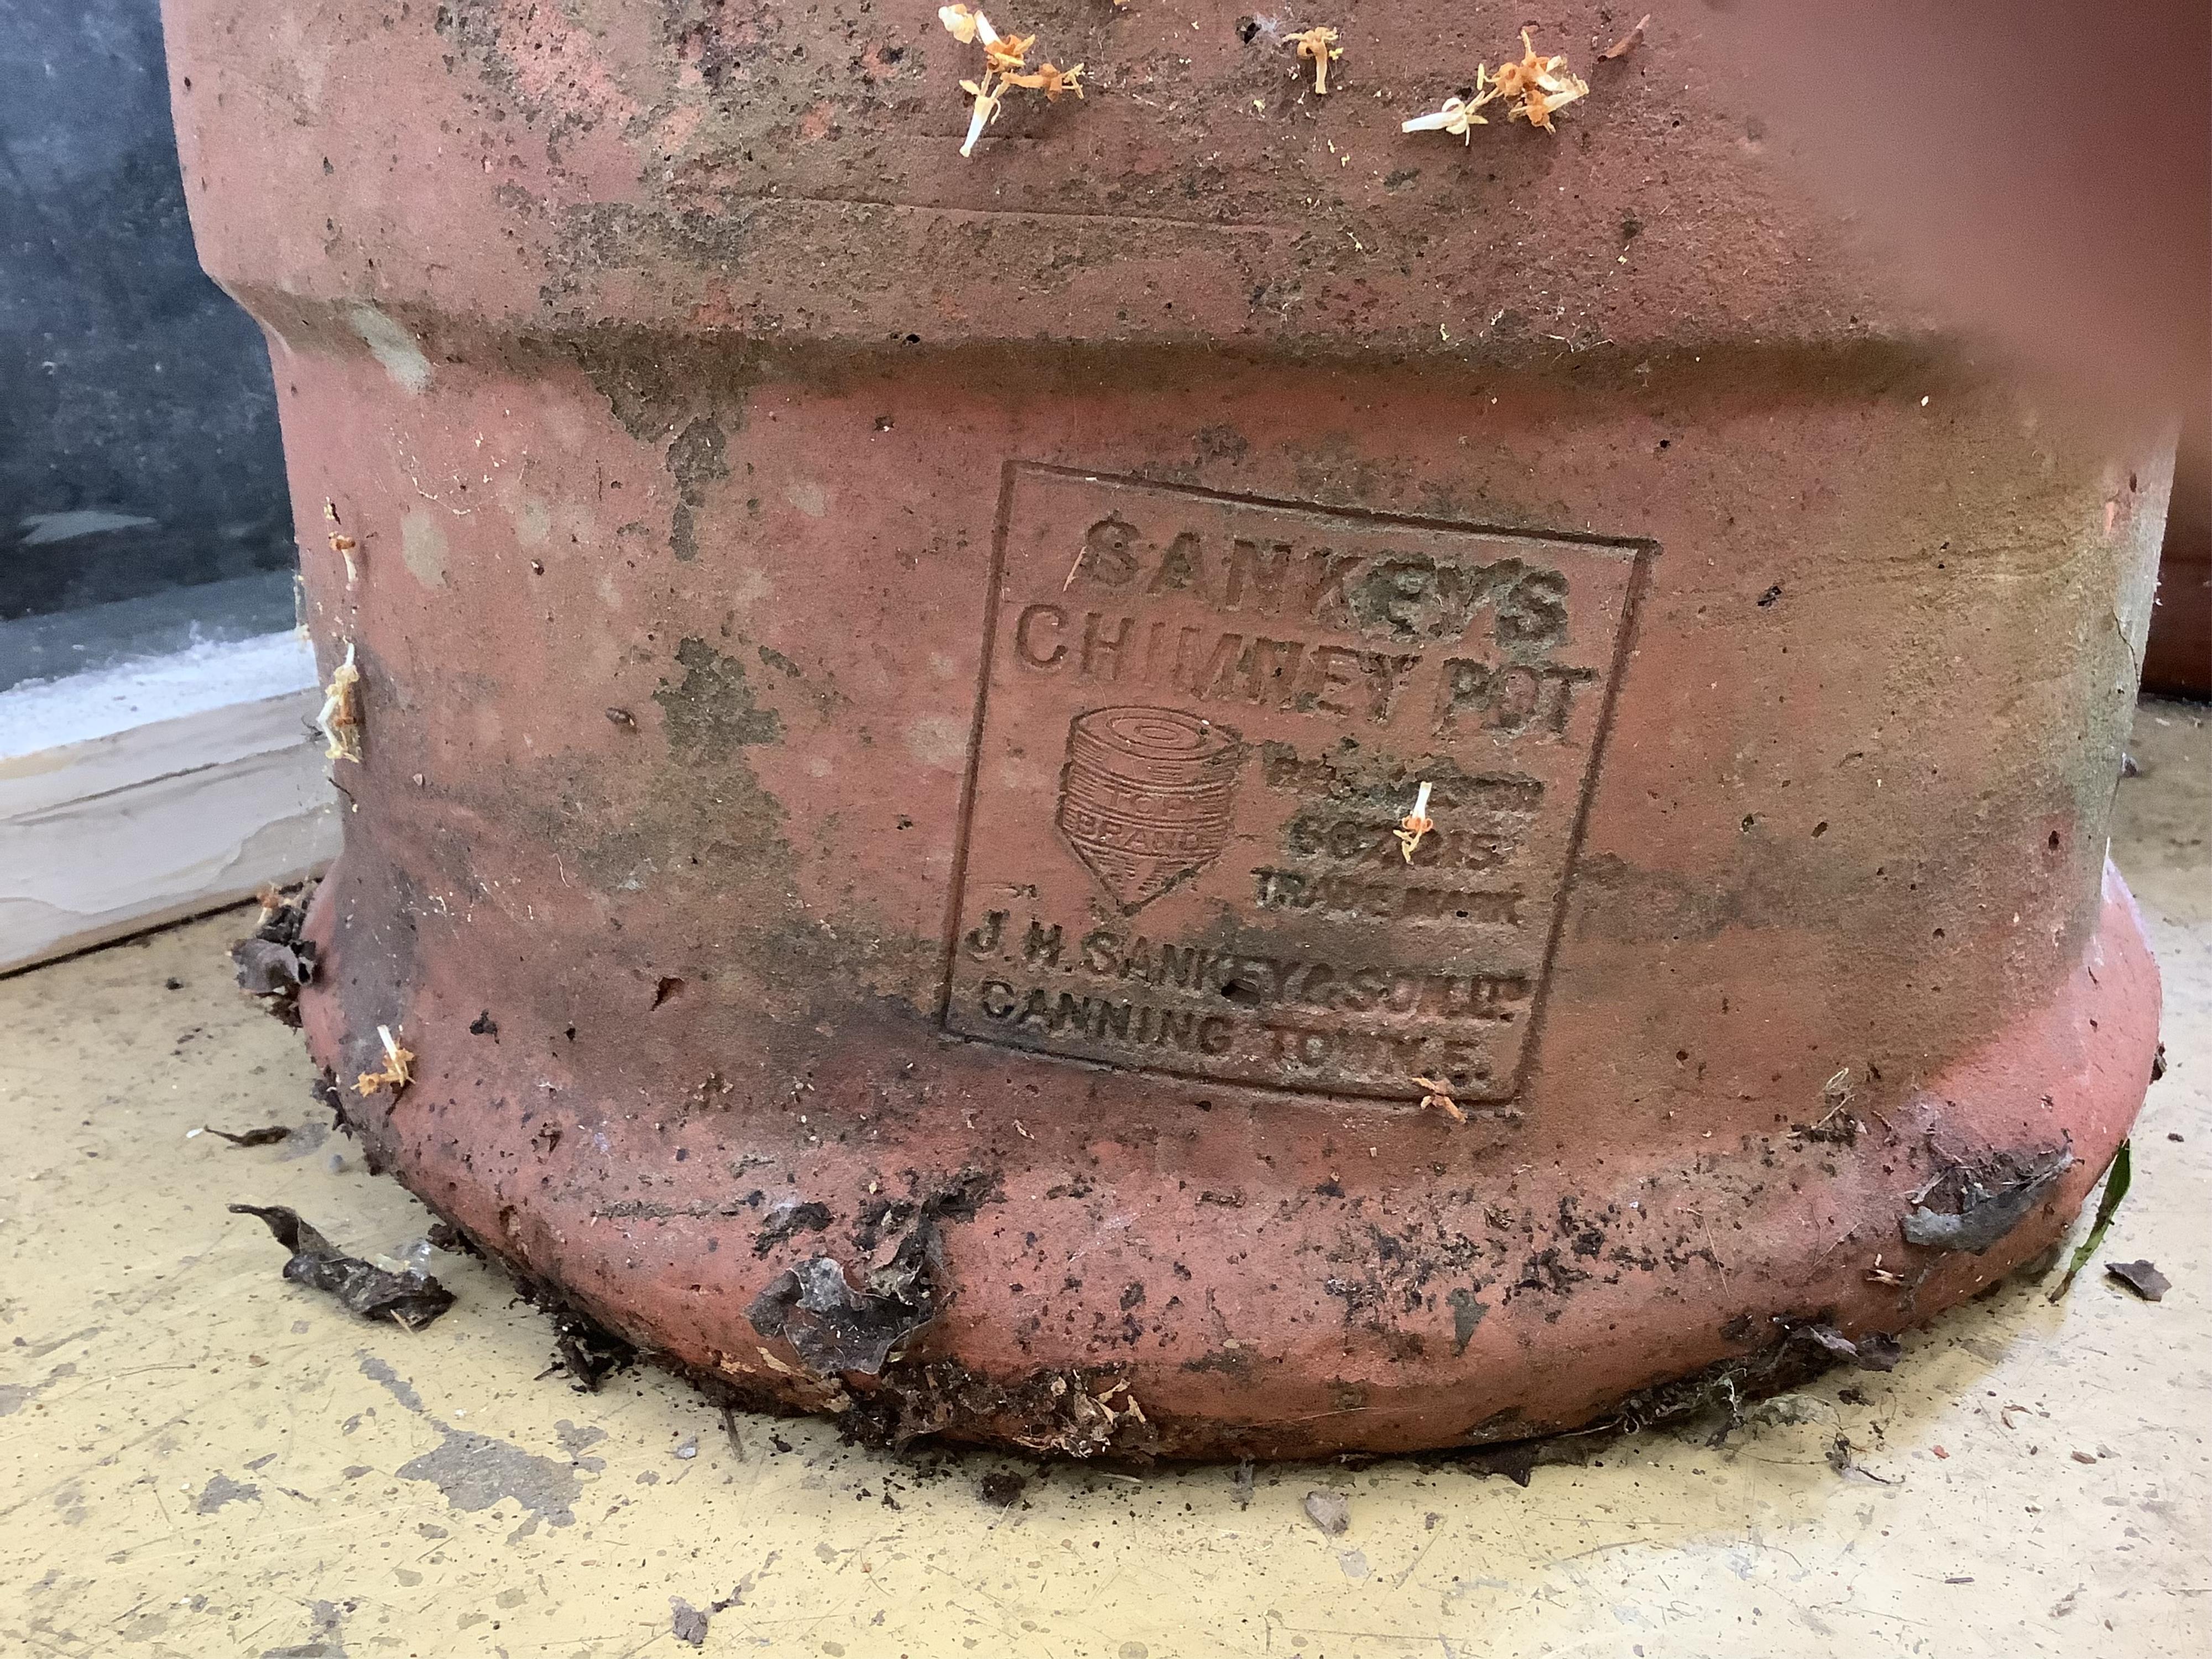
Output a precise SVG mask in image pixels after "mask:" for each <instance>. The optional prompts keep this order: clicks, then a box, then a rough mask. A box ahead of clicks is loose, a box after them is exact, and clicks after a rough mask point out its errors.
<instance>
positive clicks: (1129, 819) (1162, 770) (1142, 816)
mask: <svg viewBox="0 0 2212 1659" xmlns="http://www.w3.org/2000/svg"><path fill="white" fill-rule="evenodd" d="M1243 761H1244V743H1243V738H1241V737H1240V736H1239V735H1238V734H1237V732H1233V731H1231V730H1230V728H1229V727H1227V726H1219V725H1216V724H1215V723H1214V722H1212V721H1211V720H1201V719H1200V718H1199V717H1198V716H1197V715H1195V714H1188V713H1186V712H1185V711H1184V710H1182V709H1180V708H1094V709H1092V710H1091V711H1090V712H1089V713H1087V714H1078V715H1077V716H1076V717H1075V719H1074V720H1073V721H1072V722H1071V723H1070V724H1069V726H1068V728H1067V763H1066V765H1065V766H1064V767H1062V768H1061V769H1060V811H1059V813H1058V818H1057V821H1058V823H1059V825H1060V834H1061V835H1063V836H1066V837H1067V844H1068V845H1069V846H1070V847H1071V848H1073V849H1074V851H1075V855H1076V857H1078V858H1079V859H1081V860H1083V862H1084V864H1085V866H1088V867H1089V869H1090V871H1091V874H1092V875H1094V876H1096V877H1097V878H1098V880H1099V883H1100V884H1101V885H1103V887H1104V888H1105V889H1106V890H1107V891H1108V892H1109V893H1111V894H1112V895H1113V896H1114V898H1115V901H1116V902H1118V903H1119V904H1120V905H1121V909H1122V912H1123V913H1124V914H1125V915H1133V914H1134V913H1135V912H1137V911H1138V910H1140V909H1142V908H1144V907H1145V906H1146V905H1147V904H1149V903H1151V902H1152V901H1153V900H1154V899H1156V898H1158V897H1159V896H1160V895H1161V894H1163V893H1164V892H1166V891H1168V890H1170V888H1173V887H1175V886H1176V885H1178V884H1181V883H1182V882H1185V881H1188V879H1189V878H1191V877H1193V876H1194V875H1196V874H1197V873H1198V872H1200V871H1201V870H1203V869H1205V868H1206V866H1207V865H1209V864H1211V863H1212V862H1213V860H1215V859H1217V858H1218V857H1220V856H1221V854H1222V852H1223V850H1224V849H1225V848H1227V846H1228V845H1229V832H1230V826H1231V816H1232V812H1233V809H1234V807H1235V805H1236V798H1237V774H1238V772H1239V769H1241V768H1242V767H1243Z"/></svg>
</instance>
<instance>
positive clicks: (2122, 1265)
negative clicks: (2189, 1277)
mask: <svg viewBox="0 0 2212 1659" xmlns="http://www.w3.org/2000/svg"><path fill="white" fill-rule="evenodd" d="M2105 1273H2106V1276H2107V1277H2108V1278H2112V1279H2118V1280H2119V1281H2120V1283H2121V1284H2123V1285H2126V1286H2127V1287H2128V1288H2129V1289H2130V1290H2131V1291H2134V1292H2135V1293H2136V1295H2137V1296H2139V1297H2142V1299H2143V1300H2144V1301H2146V1302H2163V1301H2164V1300H2165V1299H2166V1292H2167V1291H2170V1290H2172V1288H2173V1281H2172V1279H2168V1278H2167V1277H2166V1275H2165V1274H2164V1273H2160V1272H2159V1270H2158V1268H2157V1267H2155V1266H2154V1265H2153V1264H2152V1263H2150V1262H2148V1261H2107V1262H2106V1264H2105Z"/></svg>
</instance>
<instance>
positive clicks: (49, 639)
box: [0, 0, 295, 688]
mask: <svg viewBox="0 0 2212 1659" xmlns="http://www.w3.org/2000/svg"><path fill="white" fill-rule="evenodd" d="M0 88H4V91H0V688H4V687H5V686H7V685H9V684H13V683H15V682H17V681H20V680H23V679H27V678H44V677H46V676H49V675H53V674H58V673H67V672H70V671H74V670H76V669H79V668H85V667H94V666H99V665H102V664H104V663H106V662H109V661H112V660H115V659H118V658H120V657H124V656H133V655H139V654H145V653H153V652H158V651H166V650H173V649H176V648H178V647H182V646H184V645H187V644H189V643H191V641H192V640H193V639H194V638H196V637H197V638H199V639H209V640H216V639H235V638H241V637H245V636H246V635H252V634H258V633H267V632H270V631H272V630H275V629H283V628H287V627H289V626H290V625H291V623H292V598H291V579H290V574H289V572H290V570H291V568H292V565H293V562H294V557H295V553H294V548H293V543H292V523H291V508H290V505H289V502H288V501H287V500H286V498H285V493H284V473H283V456H282V453H280V450H279V448H278V444H277V435H276V398H275V394H274V392H273V391H272V388H271V386H270V378H269V360H268V355H267V353H266V351H265V350H264V348H263V345H262V342H261V336H260V332H259V331H258V329H256V328H255V326H254V325H253V324H252V322H251V321H250V320H249V319H247V317H246V314H245V313H243V312H241V311H240V309H239V308H238V307H236V306H235V305H234V304H233V303H232V302H231V301H230V300H229V299H228V297H227V296H226V295H224V294H223V293H222V290H220V289H217V288H216V286H215V284H214V283H210V281H209V280H208V279H207V277H206V276H204V275H202V274H201V271H200V268H199V263H198V260H197V258H196V256H195V255H194V253H193V251H192V239H191V226H190V225H189V224H188V223H187V222H186V221H185V198H184V191H183V188H182V185H181V184H180V183H179V178H178V172H177V155H176V144H175V141H174V139H173V137H172V136H171V131H170V125H169V92H168V83H167V79H166V76H165V73H164V70H163V67H162V57H161V13H160V8H159V5H158V3H157V0H0Z"/></svg>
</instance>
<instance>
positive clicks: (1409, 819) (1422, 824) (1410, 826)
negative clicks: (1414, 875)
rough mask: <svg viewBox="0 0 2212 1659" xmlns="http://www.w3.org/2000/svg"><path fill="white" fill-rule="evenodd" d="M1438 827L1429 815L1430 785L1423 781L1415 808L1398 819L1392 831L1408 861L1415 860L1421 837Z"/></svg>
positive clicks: (1415, 797)
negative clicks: (1396, 825) (1415, 850)
mask: <svg viewBox="0 0 2212 1659" xmlns="http://www.w3.org/2000/svg"><path fill="white" fill-rule="evenodd" d="M1436 827H1437V824H1436V820H1435V819H1434V818H1431V817H1430V816H1429V785H1428V784H1426V783H1423V784H1422V785H1421V787H1420V788H1419V790H1418V791H1416V792H1415V793H1414V795H1413V811H1410V812H1408V813H1407V814H1406V816H1405V817H1402V818H1401V819H1399V820H1398V827H1397V828H1396V829H1393V830H1392V831H1391V832H1390V833H1391V834H1392V835H1394V836H1397V838H1398V850H1399V852H1401V853H1402V854H1405V858H1406V862H1407V863H1408V864H1411V863H1412V862H1413V849H1414V848H1416V847H1419V845H1420V844H1421V837H1422V836H1425V835H1427V834H1428V833H1429V831H1430V830H1431V829H1435V828H1436Z"/></svg>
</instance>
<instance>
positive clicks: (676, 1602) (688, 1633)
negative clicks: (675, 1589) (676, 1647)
mask: <svg viewBox="0 0 2212 1659" xmlns="http://www.w3.org/2000/svg"><path fill="white" fill-rule="evenodd" d="M668 1607H669V1621H668V1623H669V1629H670V1631H671V1632H672V1633H673V1634H674V1636H675V1638H676V1639H677V1640H678V1641H679V1642H683V1643H686V1644H690V1646H692V1647H695V1648H703V1647H705V1646H706V1645H707V1615H706V1614H705V1613H703V1612H702V1611H701V1610H700V1609H699V1608H697V1607H693V1606H692V1605H691V1604H690V1602H689V1601H685V1600H684V1598H683V1597H682V1596H680V1595H671V1596H670V1597H669V1598H668Z"/></svg>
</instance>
